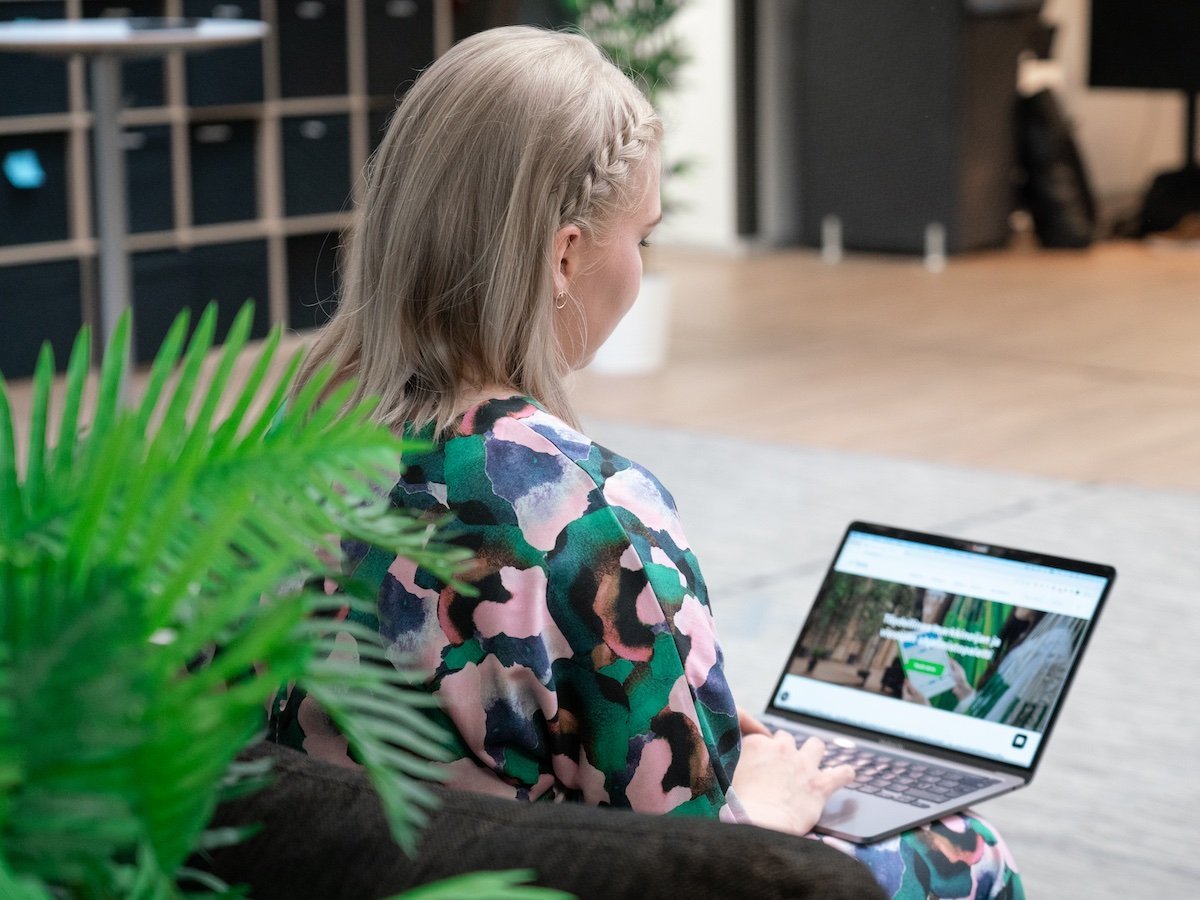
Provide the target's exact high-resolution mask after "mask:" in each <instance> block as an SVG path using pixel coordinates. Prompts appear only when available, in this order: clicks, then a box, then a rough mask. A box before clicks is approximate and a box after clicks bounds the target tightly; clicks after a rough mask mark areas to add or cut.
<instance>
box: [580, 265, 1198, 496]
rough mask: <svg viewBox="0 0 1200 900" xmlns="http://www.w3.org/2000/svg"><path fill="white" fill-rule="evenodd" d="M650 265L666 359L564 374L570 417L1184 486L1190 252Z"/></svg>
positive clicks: (1193, 287)
mask: <svg viewBox="0 0 1200 900" xmlns="http://www.w3.org/2000/svg"><path fill="white" fill-rule="evenodd" d="M662 262H663V268H665V269H666V270H667V271H669V272H670V273H672V274H673V276H674V278H675V287H674V309H673V320H672V338H671V347H670V361H669V364H668V365H667V367H666V368H665V369H663V370H662V371H660V372H657V373H655V374H651V375H638V376H632V375H620V376H612V375H599V374H596V373H594V372H592V371H586V372H583V373H581V374H580V375H579V376H577V377H576V385H575V388H576V390H575V396H576V398H577V401H578V407H579V411H580V413H581V414H582V415H583V416H584V418H585V419H586V418H587V417H589V416H594V417H605V418H616V419H626V420H632V421H638V422H644V423H648V424H657V425H669V426H678V427H683V428H690V429H699V430H706V431H712V432H718V433H724V434H730V435H741V436H746V437H754V438H760V439H764V440H768V441H778V442H786V443H795V444H807V445H814V446H824V447H836V448H845V449H849V450H856V451H865V452H871V453H882V454H891V455H897V456H904V457H912V458H920V459H925V460H930V461H938V462H949V463H961V464H966V465H971V466H980V467H985V468H990V469H999V470H1016V471H1022V472H1028V473H1036V474H1044V475H1052V476H1062V477H1068V478H1073V479H1079V480H1101V481H1115V482H1127V483H1134V484H1139V485H1143V486H1156V487H1180V488H1190V489H1197V488H1200V249H1198V248H1195V247H1192V248H1190V249H1184V248H1178V247H1164V246H1159V245H1150V244H1141V243H1134V242H1122V243H1110V244H1104V245H1100V246H1098V247H1096V248H1094V249H1092V250H1089V251H1085V252H1071V251H1054V252H1048V251H1040V250H1037V249H1035V248H1032V247H1028V248H1021V249H1013V250H1006V251H1002V252H990V253H979V254H971V255H966V256H961V257H955V258H952V259H951V261H950V263H949V266H948V267H947V268H946V270H945V271H943V272H941V273H939V274H931V273H929V272H927V271H925V270H924V268H923V267H922V266H921V265H920V261H919V260H915V259H913V258H911V257H888V256H875V255H865V254H851V255H849V256H847V257H846V259H845V260H844V261H843V262H842V263H841V264H839V265H836V266H828V265H825V264H824V263H822V262H821V261H820V258H819V256H818V255H817V254H816V253H815V252H813V251H808V250H804V251H800V250H797V251H788V252H772V253H763V254H759V255H754V254H751V255H748V256H744V257H741V258H731V257H727V256H721V255H714V254H712V253H689V252H685V251H672V252H670V253H669V254H668V255H667V256H666V257H665V258H664V259H663V261H662Z"/></svg>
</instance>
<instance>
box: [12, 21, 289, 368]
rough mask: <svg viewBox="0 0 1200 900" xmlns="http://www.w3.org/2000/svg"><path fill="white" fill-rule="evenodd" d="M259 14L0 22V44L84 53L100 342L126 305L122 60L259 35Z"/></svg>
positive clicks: (129, 296) (129, 294)
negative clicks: (247, 16)
mask: <svg viewBox="0 0 1200 900" xmlns="http://www.w3.org/2000/svg"><path fill="white" fill-rule="evenodd" d="M266 33H267V25H266V23H264V22H258V21H252V20H245V19H164V18H151V19H72V20H51V19H43V20H31V21H18V22H7V23H0V50H8V51H24V52H28V53H39V54H48V55H52V56H73V55H75V54H81V55H84V56H86V57H88V58H89V61H90V67H91V75H92V78H91V82H92V122H93V127H92V130H93V133H94V138H93V141H92V148H93V152H94V154H95V172H96V175H95V178H96V187H95V196H96V207H97V233H98V237H99V245H100V246H99V258H100V323H99V325H100V338H101V346H102V347H103V346H106V345H107V343H108V339H109V337H111V335H112V333H113V329H114V328H115V327H116V324H117V320H118V319H119V318H120V316H121V314H122V313H123V312H124V311H125V310H126V309H130V308H131V307H132V303H133V289H132V286H131V282H132V277H131V269H130V263H129V251H128V249H127V248H126V246H125V240H126V237H127V236H128V232H129V213H128V209H127V200H126V187H125V155H124V151H123V149H122V146H121V129H120V125H119V122H118V117H119V116H120V113H121V61H122V60H123V59H125V58H127V57H135V56H161V55H163V54H165V53H167V52H169V51H171V50H183V51H188V52H192V51H198V50H212V49H215V48H218V47H229V46H233V45H235V44H248V43H253V42H255V41H260V40H262V39H263V37H264V36H265V35H266Z"/></svg>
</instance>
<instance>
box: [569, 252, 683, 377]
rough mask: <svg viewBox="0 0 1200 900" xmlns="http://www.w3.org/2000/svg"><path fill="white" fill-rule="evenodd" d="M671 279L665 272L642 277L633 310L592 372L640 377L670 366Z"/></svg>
mask: <svg viewBox="0 0 1200 900" xmlns="http://www.w3.org/2000/svg"><path fill="white" fill-rule="evenodd" d="M670 332H671V279H670V277H669V276H668V275H666V274H665V273H663V272H650V273H647V274H644V275H643V276H642V286H641V290H639V291H638V298H637V301H636V302H635V303H634V304H633V308H632V309H630V310H629V312H627V313H626V314H625V318H623V319H622V320H621V321H620V323H619V324H618V325H617V327H616V329H615V330H614V331H613V333H612V335H611V336H610V337H609V339H608V340H607V341H605V342H604V343H603V344H602V345H601V347H600V349H599V350H597V351H596V355H595V357H593V359H592V363H591V365H590V366H589V368H590V369H591V370H592V371H594V372H600V373H603V374H605V375H640V374H645V373H647V372H655V371H658V370H659V369H661V368H662V367H663V366H664V365H666V363H667V345H668V344H669V343H670V337H671V333H670Z"/></svg>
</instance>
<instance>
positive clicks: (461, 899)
mask: <svg viewBox="0 0 1200 900" xmlns="http://www.w3.org/2000/svg"><path fill="white" fill-rule="evenodd" d="M536 877H537V873H536V872H534V871H533V870H532V869H512V870H510V871H506V872H474V873H472V874H470V875H459V876H456V877H454V878H447V879H445V880H443V881H436V882H434V883H433V884H427V885H422V886H421V887H419V888H413V889H412V890H408V891H405V892H404V893H403V894H397V895H396V896H395V897H394V898H393V900H400V898H403V900H570V898H572V897H573V896H574V894H569V893H567V892H566V891H560V890H557V889H555V888H544V887H537V886H536V885H530V884H528V883H527V882H530V881H532V880H533V879H534V878H536Z"/></svg>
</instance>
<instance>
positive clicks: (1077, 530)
mask: <svg viewBox="0 0 1200 900" xmlns="http://www.w3.org/2000/svg"><path fill="white" fill-rule="evenodd" d="M585 426H586V427H587V428H588V429H589V430H590V434H591V435H592V437H594V438H595V439H596V440H597V441H599V442H600V443H602V444H605V445H607V446H610V447H611V448H612V449H614V450H616V451H617V452H619V453H622V454H624V455H627V456H629V457H631V458H633V459H636V460H638V461H639V462H641V463H642V464H644V465H645V466H647V467H648V468H649V469H651V471H654V472H655V474H657V475H658V476H659V478H660V479H661V480H662V481H663V482H664V484H666V486H667V487H668V489H670V490H671V492H672V493H673V494H674V496H675V499H676V501H677V503H678V505H679V508H680V511H681V515H682V516H683V522H684V526H685V528H686V530H687V532H688V535H689V538H690V539H691V541H692V544H693V546H694V547H695V548H696V551H697V554H698V556H699V559H700V562H701V565H702V566H703V568H704V573H705V576H706V578H707V580H708V583H709V587H710V592H711V596H712V603H713V608H714V611H715V614H716V617H717V624H718V629H719V631H720V634H721V638H722V643H723V646H724V648H725V654H726V663H727V670H728V677H729V681H730V684H731V686H732V688H733V690H734V694H735V696H736V697H737V698H738V700H739V702H740V703H741V704H742V705H744V706H747V707H748V708H751V709H761V708H762V707H763V706H764V705H765V703H766V702H767V699H768V697H769V695H770V693H771V691H772V689H773V687H774V684H775V680H776V678H777V677H778V675H779V672H780V670H781V669H782V667H783V663H784V661H785V658H786V657H787V655H788V653H789V651H790V649H791V646H792V643H793V642H794V640H795V637H796V635H797V632H798V630H799V627H800V624H801V622H802V621H803V618H804V615H805V613H806V611H807V609H808V607H809V605H810V603H811V600H812V598H813V595H814V593H815V591H816V589H817V587H818V584H819V581H820V577H821V575H822V574H823V572H824V570H825V567H826V565H827V563H828V560H829V558H830V557H831V556H832V554H833V552H834V550H835V549H836V547H837V543H838V540H839V538H840V535H841V533H842V531H843V530H844V529H845V526H846V525H847V524H848V523H849V522H850V521H851V520H853V519H856V518H858V519H867V520H872V521H878V522H883V523H887V524H894V525H903V526H907V527H913V528H918V529H925V530H932V531H939V532H943V533H951V534H955V535H958V536H963V537H970V538H976V539H978V540H980V541H984V542H993V543H1004V544H1008V545H1014V546H1022V547H1027V548H1029V549H1036V550H1041V551H1045V552H1050V553H1056V554H1059V555H1066V556H1076V557H1080V558H1084V559H1091V560H1095V561H1098V562H1107V563H1111V564H1113V565H1115V566H1116V567H1117V570H1118V578H1117V583H1116V586H1115V588H1114V590H1113V592H1112V594H1111V596H1110V599H1109V602H1108V603H1107V605H1106V608H1105V610H1104V612H1103V615H1102V616H1101V618H1100V620H1099V623H1098V626H1097V629H1096V631H1095V632H1094V637H1093V639H1092V641H1091V643H1090V645H1089V647H1088V650H1087V655H1086V658H1085V660H1084V662H1083V665H1082V669H1081V670H1080V672H1079V675H1078V677H1077V678H1076V680H1075V683H1074V685H1073V686H1072V689H1071V693H1070V696H1069V697H1068V699H1067V702H1066V704H1065V705H1064V707H1063V711H1062V713H1061V715H1060V717H1059V719H1058V722H1057V724H1056V727H1055V729H1054V732H1053V736H1052V738H1051V740H1050V742H1049V744H1048V746H1047V749H1046V752H1045V755H1044V757H1043V761H1042V764H1041V766H1040V768H1039V770H1038V774H1037V777H1036V778H1035V779H1034V781H1033V783H1032V784H1031V785H1030V787H1029V788H1027V789H1025V790H1022V791H1018V792H1017V793H1015V794H1012V795H1009V796H1007V797H1003V798H999V799H997V800H993V801H989V802H987V803H985V804H983V805H982V808H981V809H980V810H979V812H981V813H982V814H983V815H984V816H985V817H986V818H987V819H989V820H990V821H992V822H993V824H995V825H996V826H997V827H998V828H999V829H1000V830H1001V832H1002V833H1003V834H1004V835H1005V837H1006V839H1007V840H1008V842H1009V844H1010V846H1011V848H1012V850H1013V853H1014V855H1015V857H1016V859H1017V863H1018V865H1019V867H1020V869H1021V871H1022V873H1023V877H1024V879H1025V884H1026V889H1027V891H1028V895H1029V896H1030V897H1031V898H1059V897H1089V898H1112V900H1117V898H1122V900H1125V898H1133V897H1137V898H1142V897H1168V898H1174V897H1190V896H1194V895H1195V892H1196V889H1197V886H1200V857H1197V855H1196V853H1195V847H1196V846H1197V844H1198V843H1200V821H1198V820H1197V811H1198V810H1200V776H1198V775H1197V774H1196V771H1195V763H1196V762H1197V761H1198V757H1197V752H1196V748H1197V747H1198V746H1200V717H1198V716H1197V698H1198V697H1200V649H1198V648H1200V643H1198V641H1197V639H1196V635H1195V634H1193V633H1192V632H1193V631H1194V630H1195V628H1196V624H1195V622H1196V617H1195V615H1194V613H1193V609H1194V606H1195V602H1196V596H1197V589H1198V588H1200V553H1198V548H1200V493H1197V492H1190V491H1186V490H1184V491H1165V490H1158V489H1153V488H1140V487H1131V486H1120V485H1112V484H1083V483H1078V482H1072V481H1066V480H1060V479H1056V478H1049V477H1042V476H1037V475H1015V474H1004V473H997V472H992V471H985V470H980V469H973V468H967V467H961V466H955V465H944V464H934V463H928V462H920V461H909V460H900V459H896V458H891V457H884V456H873V455H867V454H860V453H853V452H847V451H844V450H841V451H839V450H824V449H813V448H804V447H797V446H788V445H784V444H772V443H750V442H746V441H742V440H739V439H736V438H730V437H721V436H713V435H711V434H705V433H700V432H698V431H686V430H678V429H672V428H664V427H653V426H643V425H632V424H628V423H618V422H616V421H614V420H608V419H599V418H591V419H590V420H589V421H587V422H585Z"/></svg>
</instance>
